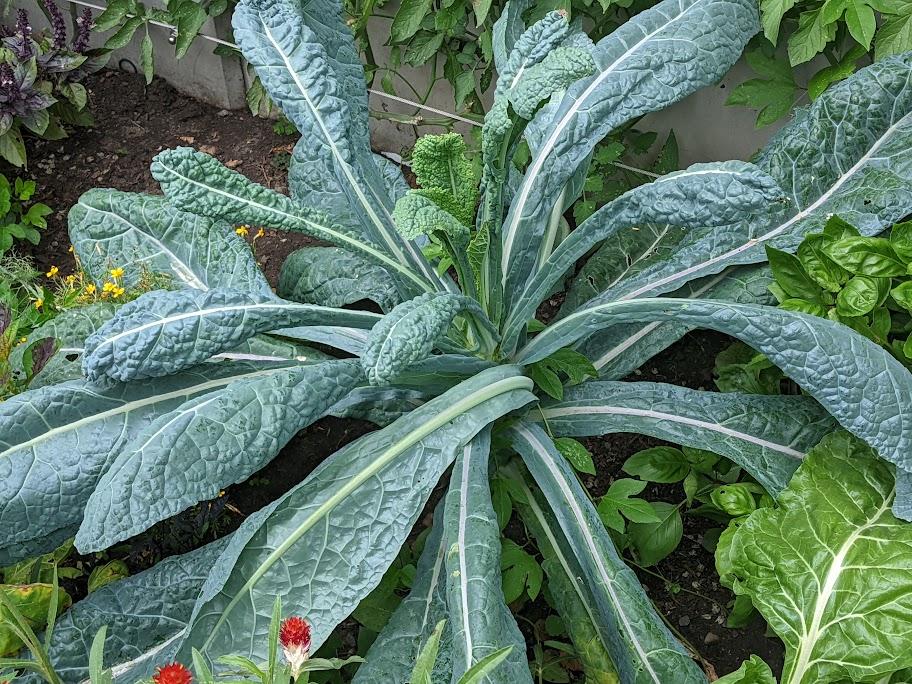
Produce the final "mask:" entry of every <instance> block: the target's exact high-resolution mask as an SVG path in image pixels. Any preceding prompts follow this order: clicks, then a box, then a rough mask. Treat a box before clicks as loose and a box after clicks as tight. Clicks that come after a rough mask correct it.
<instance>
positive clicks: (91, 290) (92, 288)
mask: <svg viewBox="0 0 912 684" xmlns="http://www.w3.org/2000/svg"><path fill="white" fill-rule="evenodd" d="M85 291H86V294H89V295H93V294H95V284H94V283H89V284H88V285H86V287H85Z"/></svg>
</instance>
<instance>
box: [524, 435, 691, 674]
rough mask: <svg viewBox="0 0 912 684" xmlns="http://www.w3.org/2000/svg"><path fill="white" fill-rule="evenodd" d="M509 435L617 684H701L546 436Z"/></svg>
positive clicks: (569, 468)
mask: <svg viewBox="0 0 912 684" xmlns="http://www.w3.org/2000/svg"><path fill="white" fill-rule="evenodd" d="M510 435H511V438H512V440H511V441H512V445H513V448H514V449H515V450H516V451H517V452H518V453H519V454H520V456H522V458H523V461H524V462H525V464H526V467H527V468H528V469H529V472H530V473H531V474H532V477H533V478H535V481H536V482H537V483H538V486H539V488H540V489H541V491H542V494H543V495H544V498H545V500H546V501H547V502H548V505H549V507H550V509H551V513H552V514H553V515H554V517H555V519H556V520H557V522H558V525H559V529H560V533H561V535H562V537H563V538H564V541H563V542H562V548H563V549H564V552H565V553H567V554H569V556H570V557H572V558H573V559H574V563H575V564H576V566H577V567H579V568H580V571H581V573H582V575H581V576H582V578H583V579H584V580H585V582H584V584H583V591H585V592H586V595H587V597H588V599H589V601H590V602H591V606H592V611H593V614H595V615H596V616H597V623H596V624H597V626H598V629H599V630H600V632H601V635H602V639H603V642H604V643H605V645H606V647H607V650H608V652H609V653H610V654H611V657H612V659H613V661H614V665H615V667H616V668H617V671H618V675H619V676H620V678H621V681H623V682H630V683H631V684H639V683H640V682H652V683H654V684H665V683H666V682H681V684H685V683H690V682H693V683H694V684H696V683H697V682H705V681H706V679H705V677H704V676H703V673H702V672H701V671H700V668H698V667H697V666H696V664H695V663H694V662H693V661H692V660H691V659H690V657H689V656H688V655H687V653H686V652H685V651H684V648H683V647H682V646H681V645H680V644H679V643H678V642H677V641H676V640H675V639H674V637H673V636H672V635H671V632H669V631H668V628H667V627H665V625H664V624H663V623H662V620H661V618H659V616H658V615H657V614H656V612H655V609H654V608H653V607H652V603H651V601H650V600H649V598H648V597H647V596H646V593H645V592H644V591H643V587H642V586H640V583H639V582H638V581H637V578H636V575H634V574H633V571H632V570H631V569H630V568H628V567H627V565H626V564H625V563H624V561H623V559H622V558H621V557H620V556H619V555H618V553H617V550H616V549H615V548H614V544H613V543H612V541H611V538H610V537H609V536H608V532H607V530H606V529H605V526H604V524H603V523H602V521H601V520H600V519H599V516H598V512H597V511H596V510H595V507H594V506H593V505H592V502H591V501H590V500H589V497H588V496H587V495H586V491H585V490H584V489H583V487H582V485H581V484H580V483H579V480H577V478H576V475H575V474H574V473H573V470H572V468H571V467H570V464H569V463H567V461H566V459H565V458H564V457H563V456H562V455H561V454H560V452H559V451H558V450H557V448H556V447H555V446H554V444H553V443H552V442H551V440H550V439H549V438H548V436H547V435H546V434H545V432H544V430H542V429H541V428H540V427H539V426H537V425H529V424H526V423H519V424H517V425H516V426H515V427H514V428H513V430H512V431H511V433H510Z"/></svg>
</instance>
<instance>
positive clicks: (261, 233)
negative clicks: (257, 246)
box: [253, 228, 266, 240]
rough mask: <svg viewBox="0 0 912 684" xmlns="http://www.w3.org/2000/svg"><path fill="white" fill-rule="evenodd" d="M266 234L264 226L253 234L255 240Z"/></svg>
mask: <svg viewBox="0 0 912 684" xmlns="http://www.w3.org/2000/svg"><path fill="white" fill-rule="evenodd" d="M264 235H266V231H264V230H263V229H262V228H260V229H259V230H258V231H257V232H256V235H254V236H253V239H254V240H258V239H259V238H261V237H263V236H264Z"/></svg>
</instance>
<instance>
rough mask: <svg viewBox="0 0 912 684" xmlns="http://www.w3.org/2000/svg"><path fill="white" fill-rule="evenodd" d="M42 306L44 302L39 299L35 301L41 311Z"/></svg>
mask: <svg viewBox="0 0 912 684" xmlns="http://www.w3.org/2000/svg"><path fill="white" fill-rule="evenodd" d="M42 306H44V300H43V299H41V298H40V297H39V298H38V299H36V300H35V308H36V309H40V308H41V307H42Z"/></svg>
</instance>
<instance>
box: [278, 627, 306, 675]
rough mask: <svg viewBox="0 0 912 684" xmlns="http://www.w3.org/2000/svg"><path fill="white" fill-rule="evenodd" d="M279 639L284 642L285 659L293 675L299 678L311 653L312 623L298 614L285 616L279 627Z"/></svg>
mask: <svg viewBox="0 0 912 684" xmlns="http://www.w3.org/2000/svg"><path fill="white" fill-rule="evenodd" d="M279 641H280V642H281V643H282V651H283V652H284V653H285V660H287V661H288V664H289V665H290V666H291V676H292V677H293V678H294V679H297V678H298V675H299V674H300V673H301V667H302V666H303V665H304V661H306V660H307V658H308V656H309V655H310V623H308V622H307V620H305V619H304V618H299V617H297V616H292V617H289V618H285V619H284V620H282V626H281V628H280V629H279Z"/></svg>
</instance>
